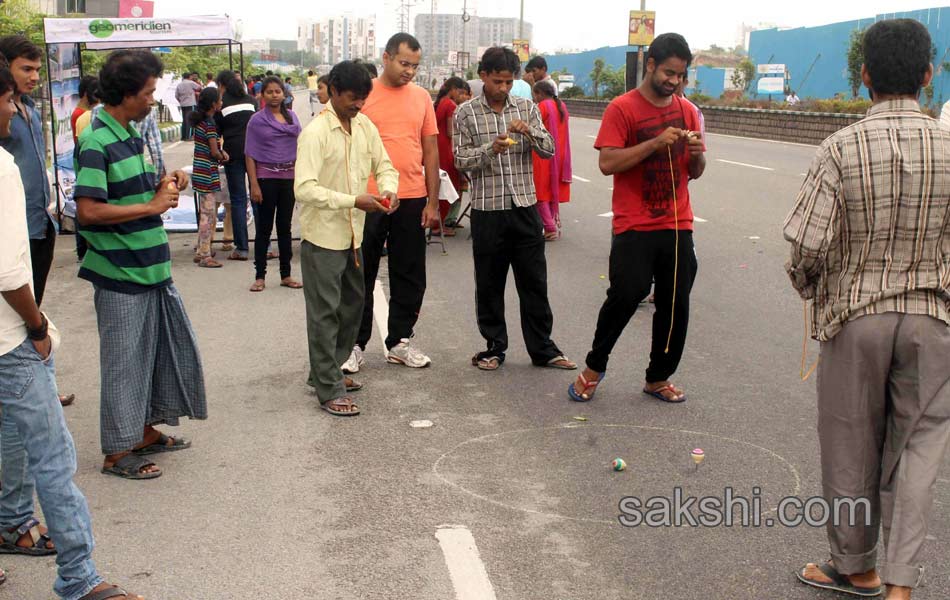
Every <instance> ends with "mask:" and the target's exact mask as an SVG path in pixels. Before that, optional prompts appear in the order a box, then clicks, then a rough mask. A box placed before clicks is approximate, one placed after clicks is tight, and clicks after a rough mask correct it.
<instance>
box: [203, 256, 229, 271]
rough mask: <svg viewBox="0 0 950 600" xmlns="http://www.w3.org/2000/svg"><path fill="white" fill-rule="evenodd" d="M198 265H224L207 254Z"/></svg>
mask: <svg viewBox="0 0 950 600" xmlns="http://www.w3.org/2000/svg"><path fill="white" fill-rule="evenodd" d="M198 266H199V267H204V268H206V269H220V268H221V267H223V266H224V265H222V264H221V263H219V262H218V261H216V260H215V259H213V258H212V257H210V256H205V257H204V258H202V259H201V260H200V261H198Z"/></svg>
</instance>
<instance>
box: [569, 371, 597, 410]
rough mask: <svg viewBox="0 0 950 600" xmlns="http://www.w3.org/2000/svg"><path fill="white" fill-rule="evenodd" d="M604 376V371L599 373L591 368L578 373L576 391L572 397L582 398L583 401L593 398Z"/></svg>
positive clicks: (575, 382) (573, 398)
mask: <svg viewBox="0 0 950 600" xmlns="http://www.w3.org/2000/svg"><path fill="white" fill-rule="evenodd" d="M603 378H604V374H603V373H598V372H597V371H593V370H591V369H589V368H588V369H584V372H583V373H581V374H580V375H578V376H577V379H576V380H575V381H574V384H573V385H574V393H573V394H571V399H572V400H577V399H580V401H582V402H588V401H590V400H592V399H593V398H594V392H596V391H597V386H598V385H599V384H600V380H601V379H603Z"/></svg>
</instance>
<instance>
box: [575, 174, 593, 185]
mask: <svg viewBox="0 0 950 600" xmlns="http://www.w3.org/2000/svg"><path fill="white" fill-rule="evenodd" d="M572 177H573V178H574V179H576V180H578V181H583V182H584V183H590V179H584V178H583V177H581V176H580V175H572Z"/></svg>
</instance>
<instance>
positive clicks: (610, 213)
mask: <svg viewBox="0 0 950 600" xmlns="http://www.w3.org/2000/svg"><path fill="white" fill-rule="evenodd" d="M597 216H598V217H606V218H608V219H611V218H613V216H614V213H613V211H611V212H605V213H604V214H602V215H597Z"/></svg>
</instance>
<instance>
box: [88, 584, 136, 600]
mask: <svg viewBox="0 0 950 600" xmlns="http://www.w3.org/2000/svg"><path fill="white" fill-rule="evenodd" d="M93 598H95V599H96V600H123V599H125V600H145V597H144V596H139V595H138V594H130V593H128V592H126V591H125V590H123V589H122V588H120V587H118V586H115V585H112V584H111V583H100V584H99V585H97V586H96V587H94V588H92V590H91V591H90V592H89V593H88V594H86V595H85V596H83V597H82V598H80V599H79V600H92V599H93Z"/></svg>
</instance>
